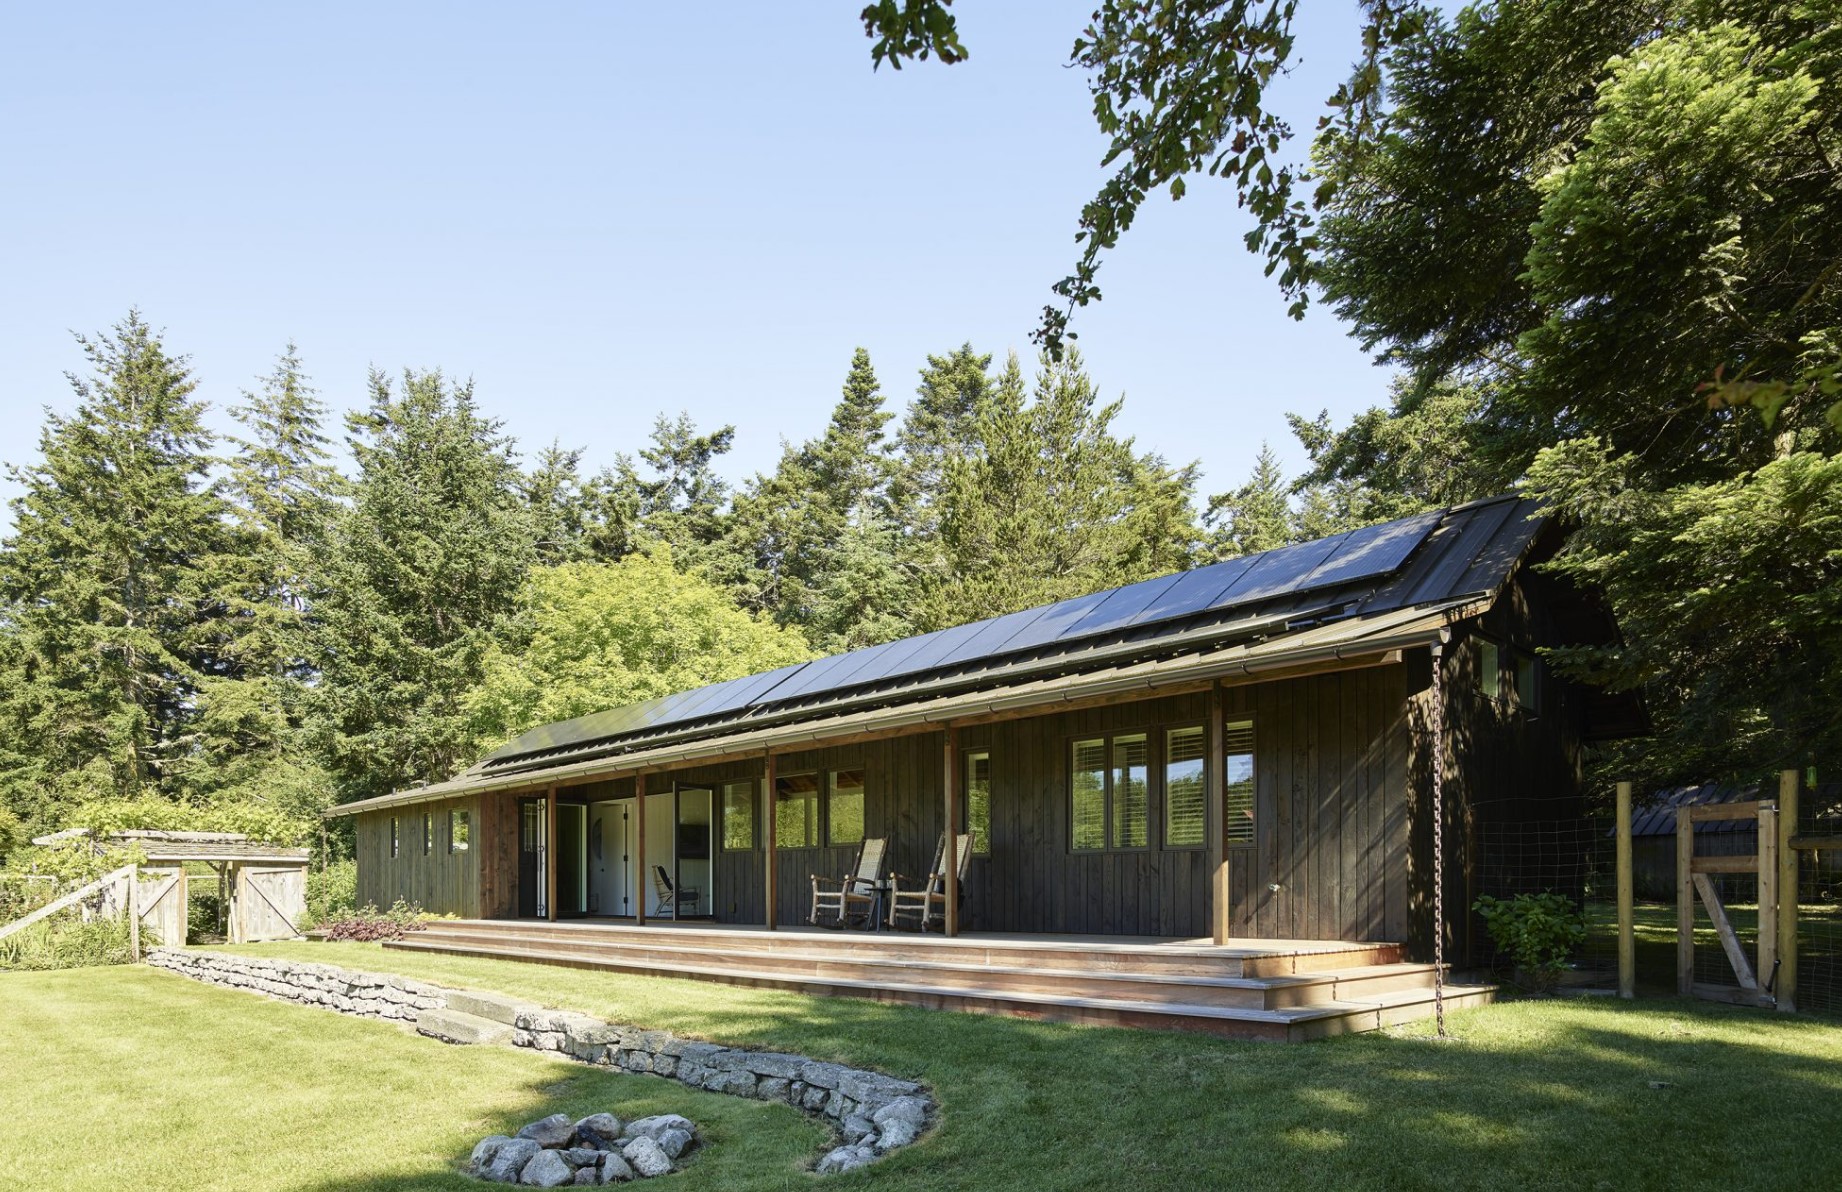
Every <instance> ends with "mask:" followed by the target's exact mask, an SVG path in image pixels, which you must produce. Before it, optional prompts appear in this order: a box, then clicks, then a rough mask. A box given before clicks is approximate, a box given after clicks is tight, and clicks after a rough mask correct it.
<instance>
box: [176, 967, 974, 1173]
mask: <svg viewBox="0 0 1842 1192" xmlns="http://www.w3.org/2000/svg"><path fill="white" fill-rule="evenodd" d="M147 962H148V963H149V964H151V965H154V966H155V967H158V968H163V969H166V970H168V971H170V972H175V973H179V974H181V975H182V976H187V977H191V978H193V979H194V980H198V981H205V982H209V983H210V984H213V985H224V986H229V987H231V988H235V989H248V990H251V991H253V992H256V993H262V994H267V995H268V996H270V997H274V998H279V999H281V1000H282V1001H289V1002H295V1003H298V1004H300V1005H307V1006H319V1007H322V1008H324V1009H328V1010H337V1011H338V1012H339V1013H341V1014H356V1015H361V1016H363V1017H367V1018H384V1019H391V1020H395V1021H399V1022H414V1021H415V1019H416V1016H417V1015H418V1014H419V1013H421V1012H422V1011H425V1010H444V1009H447V1007H448V994H449V992H450V991H449V990H448V989H447V988H445V987H443V986H440V985H432V984H429V983H427V982H423V981H412V980H409V979H407V978H404V977H398V976H395V975H392V974H387V973H367V972H358V971H355V970H352V969H343V968H336V967H334V966H332V965H327V964H308V963H304V962H301V961H295V960H278V959H271V958H268V957H254V956H234V955H230V954H227V953H223V952H197V951H181V950H179V949H175V948H155V949H153V950H151V951H150V952H148V954H147ZM514 1028H515V1029H514V1030H513V1032H512V1043H513V1044H514V1045H515V1046H519V1047H529V1048H532V1049H534V1050H537V1051H548V1052H554V1053H556V1054H558V1055H563V1056H567V1057H569V1058H571V1059H575V1060H580V1061H581V1062H583V1063H587V1064H598V1065H601V1066H603V1067H612V1068H619V1069H621V1070H622V1071H626V1072H635V1073H645V1074H648V1075H652V1076H660V1077H665V1078H667V1079H671V1080H676V1081H678V1082H680V1083H681V1084H685V1085H689V1086H691V1087H693V1088H701V1089H707V1090H709V1091H710V1092H715V1093H728V1094H731V1095H733V1096H738V1097H752V1098H755V1099H757V1100H762V1101H784V1102H786V1103H787V1104H789V1105H792V1106H795V1107H796V1108H799V1109H802V1110H805V1111H806V1112H808V1113H812V1114H816V1115H819V1116H822V1117H824V1118H827V1119H829V1121H830V1123H831V1124H832V1125H833V1126H834V1128H835V1129H836V1130H837V1132H838V1134H839V1137H840V1139H841V1145H839V1146H837V1147H835V1148H834V1149H833V1150H831V1151H830V1152H829V1153H827V1154H826V1155H825V1157H824V1158H822V1159H821V1160H820V1161H819V1165H818V1170H819V1172H820V1174H825V1173H828V1172H832V1171H849V1170H851V1169H853V1168H856V1167H861V1166H863V1165H864V1164H866V1163H869V1162H871V1161H872V1160H873V1159H875V1158H876V1157H877V1156H878V1155H881V1154H883V1153H885V1152H887V1151H891V1150H894V1149H895V1148H896V1147H900V1146H906V1145H908V1144H909V1143H911V1142H913V1141H914V1140H915V1139H916V1137H918V1136H919V1135H920V1134H921V1132H922V1131H924V1130H925V1129H926V1128H927V1124H928V1122H929V1120H930V1119H932V1118H933V1116H934V1114H935V1112H936V1111H937V1109H938V1106H937V1105H936V1104H935V1101H934V1099H933V1097H931V1096H930V1095H928V1093H927V1091H926V1090H925V1089H924V1088H923V1087H922V1086H921V1085H919V1084H917V1083H915V1082H914V1081H912V1080H898V1079H896V1078H895V1077H893V1076H885V1075H883V1074H882V1073H880V1072H870V1071H866V1070H864V1069H862V1068H851V1067H846V1066H845V1065H843V1064H833V1063H826V1062H824V1061H820V1060H811V1059H807V1058H806V1057H805V1056H800V1055H791V1054H786V1053H781V1052H767V1051H750V1050H748V1049H747V1048H742V1047H725V1046H723V1045H721V1044H718V1043H703V1042H698V1041H695V1040H691V1039H681V1038H679V1037H677V1036H676V1035H673V1034H672V1033H671V1032H670V1031H650V1030H644V1029H641V1028H640V1027H636V1026H623V1025H621V1024H618V1023H611V1022H604V1021H602V1020H601V1019H599V1018H592V1017H590V1016H589V1015H586V1014H575V1013H571V1012H569V1011H565V1010H546V1009H542V1008H540V1007H537V1006H529V1007H521V1008H520V1009H519V1010H518V1012H517V1015H516V1022H515V1024H514Z"/></svg>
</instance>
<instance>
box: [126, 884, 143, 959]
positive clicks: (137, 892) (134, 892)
mask: <svg viewBox="0 0 1842 1192" xmlns="http://www.w3.org/2000/svg"><path fill="white" fill-rule="evenodd" d="M128 958H129V959H130V960H132V961H133V962H134V963H135V964H139V963H141V867H140V866H139V865H130V866H129V867H128Z"/></svg>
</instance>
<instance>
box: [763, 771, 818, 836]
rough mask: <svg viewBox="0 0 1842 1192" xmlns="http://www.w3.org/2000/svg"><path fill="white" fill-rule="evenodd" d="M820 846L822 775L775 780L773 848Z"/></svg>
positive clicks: (789, 775) (784, 777) (787, 775)
mask: <svg viewBox="0 0 1842 1192" xmlns="http://www.w3.org/2000/svg"><path fill="white" fill-rule="evenodd" d="M818 843H819V776H818V775H817V774H783V775H781V776H780V777H778V778H776V779H775V780H774V847H775V848H777V849H781V848H813V847H814V846H816V845H817V844H818Z"/></svg>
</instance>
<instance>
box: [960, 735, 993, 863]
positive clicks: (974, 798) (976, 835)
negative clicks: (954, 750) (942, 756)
mask: <svg viewBox="0 0 1842 1192" xmlns="http://www.w3.org/2000/svg"><path fill="white" fill-rule="evenodd" d="M965 791H966V832H967V834H968V835H970V836H971V837H972V855H973V856H975V857H983V856H988V855H989V854H990V853H991V754H990V753H988V752H986V751H985V750H982V749H981V750H979V751H978V752H976V753H968V754H967V755H966V786H965Z"/></svg>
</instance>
